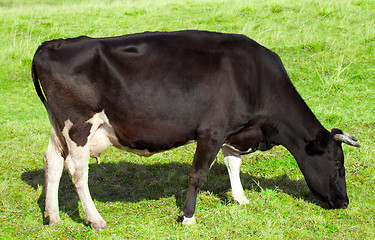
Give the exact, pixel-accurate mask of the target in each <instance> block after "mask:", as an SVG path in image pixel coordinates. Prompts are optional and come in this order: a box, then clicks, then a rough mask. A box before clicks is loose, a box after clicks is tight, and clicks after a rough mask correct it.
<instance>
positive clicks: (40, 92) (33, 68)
mask: <svg viewBox="0 0 375 240" xmlns="http://www.w3.org/2000/svg"><path fill="white" fill-rule="evenodd" d="M31 75H32V77H33V82H34V87H35V90H36V93H37V94H38V97H39V98H40V100H41V101H42V103H43V105H44V107H45V108H46V109H47V111H48V110H49V107H48V104H47V99H46V97H45V96H44V94H43V90H42V88H41V87H40V81H39V77H38V73H37V71H36V66H35V62H34V59H33V63H32V66H31Z"/></svg>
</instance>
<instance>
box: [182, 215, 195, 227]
mask: <svg viewBox="0 0 375 240" xmlns="http://www.w3.org/2000/svg"><path fill="white" fill-rule="evenodd" d="M196 223H197V221H196V220H195V216H194V215H193V216H192V217H191V218H188V217H185V216H184V220H183V221H182V225H183V226H186V227H189V226H192V225H195V224H196Z"/></svg>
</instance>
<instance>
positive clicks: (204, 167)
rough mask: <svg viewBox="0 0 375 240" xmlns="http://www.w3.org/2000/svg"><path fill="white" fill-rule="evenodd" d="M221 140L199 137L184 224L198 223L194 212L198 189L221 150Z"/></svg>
mask: <svg viewBox="0 0 375 240" xmlns="http://www.w3.org/2000/svg"><path fill="white" fill-rule="evenodd" d="M220 145H221V144H220V141H217V140H214V139H212V138H211V136H210V135H205V136H203V137H200V138H198V140H197V149H196V151H195V155H194V160H193V165H192V169H191V172H190V184H189V189H188V193H187V197H186V200H185V203H184V205H183V207H182V211H183V214H184V219H183V221H182V225H184V226H190V225H193V224H195V223H196V220H195V217H194V213H195V208H196V202H197V196H198V190H199V188H200V187H201V186H202V184H203V182H204V180H205V179H206V177H207V174H208V172H209V170H210V167H211V166H212V163H213V162H214V160H215V157H216V155H217V153H218V151H219V150H220Z"/></svg>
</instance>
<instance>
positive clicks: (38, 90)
mask: <svg viewBox="0 0 375 240" xmlns="http://www.w3.org/2000/svg"><path fill="white" fill-rule="evenodd" d="M38 50H39V49H38ZM37 52H38V51H37ZM31 75H32V78H33V82H34V87H35V90H36V93H37V94H38V97H39V98H40V100H41V101H42V103H43V105H44V107H45V108H46V110H47V113H48V117H49V120H50V122H51V124H52V126H53V127H54V128H56V124H55V120H54V117H53V114H52V112H51V109H50V107H49V106H48V102H47V99H46V97H45V96H44V94H43V90H42V88H41V83H40V79H39V77H38V72H37V70H36V66H35V57H34V59H33V62H32V65H31Z"/></svg>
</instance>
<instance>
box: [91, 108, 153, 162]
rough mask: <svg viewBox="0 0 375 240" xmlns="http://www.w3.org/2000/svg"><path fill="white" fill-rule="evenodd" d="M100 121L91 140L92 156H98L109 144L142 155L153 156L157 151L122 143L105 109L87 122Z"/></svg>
mask: <svg viewBox="0 0 375 240" xmlns="http://www.w3.org/2000/svg"><path fill="white" fill-rule="evenodd" d="M98 121H99V123H100V125H99V127H98V128H96V129H95V131H94V134H93V135H92V139H91V141H90V152H91V156H92V157H95V158H98V157H99V155H100V154H101V153H102V152H103V151H104V150H105V149H106V148H107V147H108V146H109V145H113V146H115V147H117V148H120V149H122V150H125V151H127V152H131V153H135V154H138V155H141V156H145V157H148V156H151V155H153V154H155V152H150V151H149V150H148V149H132V148H129V147H126V146H123V145H121V144H120V142H119V140H118V138H117V137H116V133H115V131H114V129H113V127H112V125H111V124H110V123H109V120H108V117H107V116H106V115H105V113H104V110H103V111H102V112H100V113H97V114H95V115H94V116H93V117H92V118H91V119H90V120H88V121H87V122H89V123H91V124H93V125H94V123H95V122H98Z"/></svg>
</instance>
